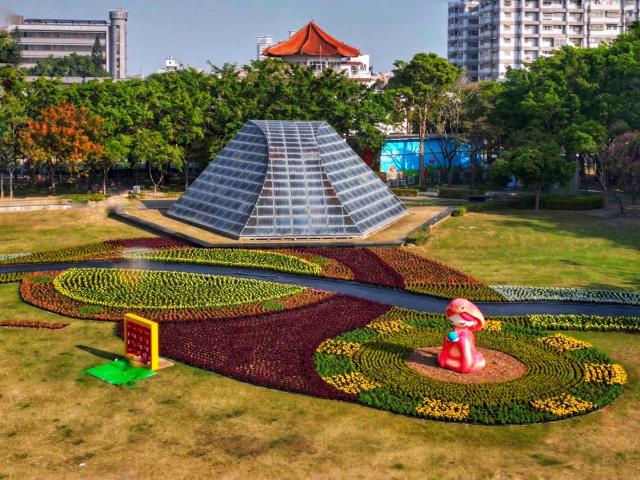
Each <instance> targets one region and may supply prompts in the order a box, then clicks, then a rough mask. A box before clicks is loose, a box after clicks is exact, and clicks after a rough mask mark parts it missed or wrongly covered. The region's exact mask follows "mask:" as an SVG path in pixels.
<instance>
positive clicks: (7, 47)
mask: <svg viewBox="0 0 640 480" xmlns="http://www.w3.org/2000/svg"><path fill="white" fill-rule="evenodd" d="M14 32H15V33H14ZM14 32H11V33H9V32H7V31H6V30H2V29H0V63H8V64H9V65H13V66H17V65H18V64H19V63H20V60H21V57H22V56H21V54H20V45H19V44H18V42H17V41H16V35H17V30H16V31H14Z"/></svg>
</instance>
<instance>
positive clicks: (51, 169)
mask: <svg viewBox="0 0 640 480" xmlns="http://www.w3.org/2000/svg"><path fill="white" fill-rule="evenodd" d="M49 175H51V193H52V194H53V195H55V194H56V166H55V165H51V167H49Z"/></svg>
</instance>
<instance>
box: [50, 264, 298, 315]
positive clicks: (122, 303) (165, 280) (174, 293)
mask: <svg viewBox="0 0 640 480" xmlns="http://www.w3.org/2000/svg"><path fill="white" fill-rule="evenodd" d="M53 285H54V287H55V289H56V290H57V291H58V292H60V293H61V294H62V295H64V296H66V297H69V298H71V299H73V300H77V301H79V302H84V303H89V304H93V305H103V306H106V307H116V308H150V309H182V308H191V309H200V308H203V309H209V308H218V307H231V306H236V305H241V304H244V303H255V302H264V301H267V300H274V299H276V298H278V299H279V298H283V297H287V296H289V295H295V294H297V293H301V292H303V291H304V288H303V287H297V286H291V285H283V284H279V283H272V282H263V281H258V280H245V279H239V278H230V277H219V276H215V275H200V274H197V273H182V272H162V271H145V270H115V269H105V268H79V269H76V268H72V269H69V270H66V271H65V272H63V273H61V274H60V275H58V276H57V277H56V278H55V280H54V281H53Z"/></svg>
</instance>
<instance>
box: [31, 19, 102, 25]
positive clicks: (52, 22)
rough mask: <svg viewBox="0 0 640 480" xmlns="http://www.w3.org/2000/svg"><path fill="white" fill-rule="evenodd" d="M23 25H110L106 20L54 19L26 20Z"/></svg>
mask: <svg viewBox="0 0 640 480" xmlns="http://www.w3.org/2000/svg"><path fill="white" fill-rule="evenodd" d="M22 24H23V25H102V26H104V25H109V22H107V21H106V20H59V19H52V18H25V19H24V20H23V21H22Z"/></svg>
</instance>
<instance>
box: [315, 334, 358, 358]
mask: <svg viewBox="0 0 640 480" xmlns="http://www.w3.org/2000/svg"><path fill="white" fill-rule="evenodd" d="M361 346H362V345H360V344H359V343H352V342H342V341H340V340H334V339H332V338H330V339H329V340H325V341H324V342H322V343H321V344H320V345H319V346H318V348H317V349H316V352H320V353H328V354H329V355H346V356H348V357H352V356H353V354H354V353H356V352H357V351H358V350H360V347H361Z"/></svg>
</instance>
